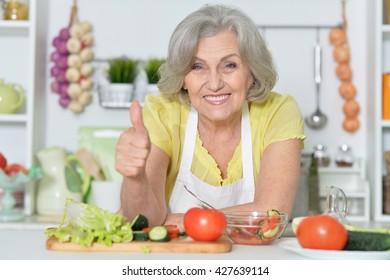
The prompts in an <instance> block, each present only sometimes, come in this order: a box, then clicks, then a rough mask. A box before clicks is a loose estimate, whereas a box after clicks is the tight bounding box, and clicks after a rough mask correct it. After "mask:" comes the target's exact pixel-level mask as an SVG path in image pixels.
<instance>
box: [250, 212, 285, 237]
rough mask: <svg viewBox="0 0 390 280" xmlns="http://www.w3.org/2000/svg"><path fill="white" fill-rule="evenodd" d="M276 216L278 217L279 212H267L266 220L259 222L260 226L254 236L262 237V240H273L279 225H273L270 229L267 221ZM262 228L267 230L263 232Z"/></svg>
mask: <svg viewBox="0 0 390 280" xmlns="http://www.w3.org/2000/svg"><path fill="white" fill-rule="evenodd" d="M278 215H280V212H279V211H278V210H275V209H272V210H267V216H268V219H267V220H262V221H261V226H260V227H259V230H258V232H256V234H257V235H259V236H262V237H264V238H273V237H274V236H275V235H277V234H278V232H279V229H280V225H279V224H277V225H275V227H273V228H271V224H270V220H269V219H270V218H272V217H274V216H278ZM274 218H276V217H274ZM278 223H279V220H278ZM264 227H267V228H269V229H268V230H266V231H264Z"/></svg>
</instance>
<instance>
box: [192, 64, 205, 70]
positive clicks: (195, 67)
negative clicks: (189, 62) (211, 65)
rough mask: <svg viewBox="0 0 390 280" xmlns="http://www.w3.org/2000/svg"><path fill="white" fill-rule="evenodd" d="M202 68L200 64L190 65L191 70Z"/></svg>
mask: <svg viewBox="0 0 390 280" xmlns="http://www.w3.org/2000/svg"><path fill="white" fill-rule="evenodd" d="M202 69H203V67H202V65H200V64H194V65H193V66H192V70H198V71H199V70H202Z"/></svg>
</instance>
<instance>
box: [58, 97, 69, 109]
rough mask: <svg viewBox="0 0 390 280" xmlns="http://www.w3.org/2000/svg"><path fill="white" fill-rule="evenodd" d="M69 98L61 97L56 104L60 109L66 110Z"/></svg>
mask: <svg viewBox="0 0 390 280" xmlns="http://www.w3.org/2000/svg"><path fill="white" fill-rule="evenodd" d="M71 101H72V100H71V98H70V97H69V96H61V98H60V100H59V101H58V103H59V104H60V105H61V107H62V108H67V107H68V105H69V103H70V102H71Z"/></svg>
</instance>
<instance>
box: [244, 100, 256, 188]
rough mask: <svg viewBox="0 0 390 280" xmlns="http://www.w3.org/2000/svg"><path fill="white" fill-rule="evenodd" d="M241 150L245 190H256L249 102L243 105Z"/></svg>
mask: <svg viewBox="0 0 390 280" xmlns="http://www.w3.org/2000/svg"><path fill="white" fill-rule="evenodd" d="M241 131H242V133H241V149H242V172H243V179H244V181H245V184H244V186H245V188H254V184H255V183H254V182H255V180H254V175H253V174H254V173H253V159H252V157H253V155H252V130H251V121H250V115H249V108H248V102H245V103H244V104H243V108H242V117H241Z"/></svg>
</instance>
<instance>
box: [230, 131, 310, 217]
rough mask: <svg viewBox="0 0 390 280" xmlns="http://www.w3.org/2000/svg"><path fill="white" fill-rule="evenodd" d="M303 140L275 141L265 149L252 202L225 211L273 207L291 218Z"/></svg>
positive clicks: (297, 183)
mask: <svg viewBox="0 0 390 280" xmlns="http://www.w3.org/2000/svg"><path fill="white" fill-rule="evenodd" d="M302 141H303V140H302V139H298V138H296V139H288V140H283V141H276V142H273V143H271V144H270V145H268V146H267V148H266V149H265V150H264V153H263V156H262V158H261V163H260V171H259V176H258V179H257V182H256V183H255V196H254V201H253V202H252V203H246V204H242V205H237V206H233V207H229V208H225V209H224V210H235V211H238V210H258V211H261V210H263V211H265V210H268V209H276V210H278V211H281V212H284V213H287V214H288V215H289V217H290V215H291V212H292V209H293V206H294V201H295V195H296V193H297V190H298V186H299V180H300V174H301V147H302Z"/></svg>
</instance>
